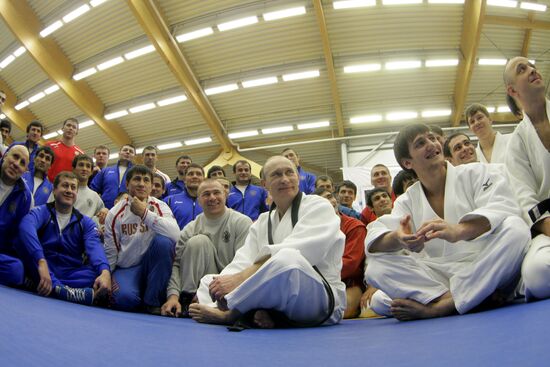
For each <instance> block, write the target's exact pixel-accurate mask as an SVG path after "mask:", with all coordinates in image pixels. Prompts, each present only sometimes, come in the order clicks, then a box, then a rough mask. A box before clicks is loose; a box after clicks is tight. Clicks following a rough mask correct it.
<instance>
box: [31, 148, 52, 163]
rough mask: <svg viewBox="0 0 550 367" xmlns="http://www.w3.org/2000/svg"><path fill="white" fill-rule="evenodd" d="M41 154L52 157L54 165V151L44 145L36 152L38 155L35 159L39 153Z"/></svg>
mask: <svg viewBox="0 0 550 367" xmlns="http://www.w3.org/2000/svg"><path fill="white" fill-rule="evenodd" d="M40 152H44V153H46V154H47V155H49V156H50V157H52V164H53V161H54V160H55V153H54V152H53V149H52V148H50V147H49V146H47V145H42V146H39V147H38V149H37V150H36V155H35V157H36V156H37V155H38V153H40Z"/></svg>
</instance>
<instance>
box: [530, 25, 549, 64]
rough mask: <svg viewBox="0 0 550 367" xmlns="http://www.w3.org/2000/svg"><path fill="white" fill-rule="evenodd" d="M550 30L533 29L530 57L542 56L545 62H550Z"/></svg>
mask: <svg viewBox="0 0 550 367" xmlns="http://www.w3.org/2000/svg"><path fill="white" fill-rule="evenodd" d="M549 46H550V31H540V30H535V31H533V36H532V37H531V47H530V48H529V57H535V58H537V59H538V58H541V59H542V60H544V61H545V62H550V53H549V52H548V47H549Z"/></svg>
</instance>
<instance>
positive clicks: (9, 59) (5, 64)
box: [0, 55, 15, 69]
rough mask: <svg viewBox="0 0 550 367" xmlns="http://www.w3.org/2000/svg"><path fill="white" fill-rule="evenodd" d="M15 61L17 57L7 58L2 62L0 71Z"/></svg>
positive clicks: (10, 56)
mask: <svg viewBox="0 0 550 367" xmlns="http://www.w3.org/2000/svg"><path fill="white" fill-rule="evenodd" d="M13 60H15V56H13V55H9V56H8V57H6V58H5V59H4V60H2V62H0V69H4V68H5V67H6V66H8V65H9V64H11V63H12V61H13Z"/></svg>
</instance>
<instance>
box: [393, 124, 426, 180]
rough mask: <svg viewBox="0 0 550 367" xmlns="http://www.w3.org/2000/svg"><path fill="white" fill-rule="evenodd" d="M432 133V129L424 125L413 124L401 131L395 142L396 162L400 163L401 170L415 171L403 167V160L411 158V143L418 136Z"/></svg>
mask: <svg viewBox="0 0 550 367" xmlns="http://www.w3.org/2000/svg"><path fill="white" fill-rule="evenodd" d="M430 131H431V130H430V128H429V127H428V126H427V125H424V124H413V125H409V126H406V127H404V128H402V129H401V130H399V133H398V134H397V136H396V137H395V141H394V142H393V154H394V155H395V160H396V161H397V163H399V165H400V166H401V168H403V169H404V170H405V171H407V172H411V171H413V170H410V169H408V168H406V167H405V166H403V163H401V161H402V160H403V159H406V158H411V153H410V152H409V143H412V142H413V140H414V139H415V138H416V137H417V136H418V135H420V134H425V133H427V132H430Z"/></svg>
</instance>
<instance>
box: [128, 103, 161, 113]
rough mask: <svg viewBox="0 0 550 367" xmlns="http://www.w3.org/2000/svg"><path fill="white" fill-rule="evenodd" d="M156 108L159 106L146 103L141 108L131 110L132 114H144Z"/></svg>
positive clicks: (136, 107)
mask: <svg viewBox="0 0 550 367" xmlns="http://www.w3.org/2000/svg"><path fill="white" fill-rule="evenodd" d="M155 107H157V105H156V104H154V103H153V102H151V103H146V104H142V105H139V106H134V107H130V109H129V110H130V113H138V112H143V111H147V110H152V109H153V108H155Z"/></svg>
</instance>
